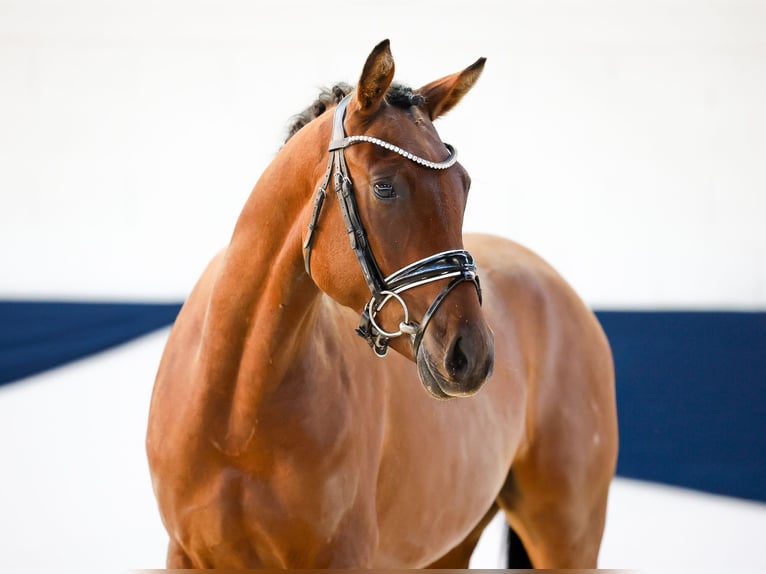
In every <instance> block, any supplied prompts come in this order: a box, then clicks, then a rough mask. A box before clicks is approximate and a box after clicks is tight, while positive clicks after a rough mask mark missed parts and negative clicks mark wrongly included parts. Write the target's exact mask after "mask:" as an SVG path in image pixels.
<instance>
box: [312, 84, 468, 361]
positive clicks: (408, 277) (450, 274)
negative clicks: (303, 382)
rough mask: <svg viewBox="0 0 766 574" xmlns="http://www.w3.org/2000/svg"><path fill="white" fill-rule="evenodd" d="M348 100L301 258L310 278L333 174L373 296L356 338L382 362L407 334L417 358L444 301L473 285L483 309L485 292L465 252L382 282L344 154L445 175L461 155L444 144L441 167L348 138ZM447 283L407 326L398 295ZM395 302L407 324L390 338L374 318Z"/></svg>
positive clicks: (336, 120)
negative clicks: (359, 152)
mask: <svg viewBox="0 0 766 574" xmlns="http://www.w3.org/2000/svg"><path fill="white" fill-rule="evenodd" d="M350 99H351V94H349V95H347V96H345V97H344V98H343V99H342V100H341V101H340V103H339V104H338V106H337V107H336V109H335V114H334V116H333V127H332V136H331V140H330V145H329V146H328V151H329V152H330V157H329V158H328V161H327V169H326V170H325V174H324V178H323V179H322V183H321V184H320V186H319V187H318V188H317V192H316V196H315V198H314V207H313V210H312V214H311V220H310V221H309V224H308V230H307V233H306V239H305V241H304V244H303V250H304V255H303V257H304V265H305V267H306V273H307V274H308V275H309V277H310V276H311V247H312V242H313V238H314V233H315V231H316V228H317V225H318V223H319V217H320V215H321V211H322V206H323V204H324V200H325V197H326V195H327V186H328V185H329V184H330V178H331V177H333V168H334V185H335V192H336V193H337V195H338V203H339V205H340V209H341V214H342V216H343V222H344V225H345V226H346V233H347V234H348V237H349V242H350V244H351V248H352V249H353V250H354V253H355V255H356V258H357V260H358V261H359V265H360V267H361V268H362V274H363V275H364V279H365V281H366V283H367V286H368V287H369V289H370V294H371V299H370V302H369V303H368V304H367V305H366V306H365V308H364V310H363V311H362V315H361V322H360V324H359V327H358V328H357V330H356V332H357V333H358V334H359V335H360V336H361V337H363V338H364V339H365V340H366V341H367V342H368V343H369V345H370V347H372V349H373V351H375V354H376V355H378V356H379V357H384V356H385V355H386V353H387V352H388V345H389V343H390V341H391V339H392V338H394V337H398V336H400V335H403V334H405V333H406V334H408V335H409V336H410V338H411V340H412V344H413V348H414V352H415V356H417V352H418V348H419V347H420V342H421V340H422V338H423V334H424V333H425V329H426V326H427V325H428V323H429V322H430V320H431V317H433V315H434V313H436V311H437V309H438V308H439V306H440V305H441V304H442V302H443V301H444V299H445V298H446V297H447V295H449V293H450V292H451V291H452V290H453V289H454V288H455V287H457V286H458V285H459V284H460V283H463V282H466V281H468V282H471V283H473V284H474V286H475V288H476V291H477V293H478V296H479V303H481V298H482V297H481V286H480V284H479V278H478V275H477V273H476V265H475V263H474V261H473V257H472V256H471V254H470V253H468V252H467V251H465V250H462V249H455V250H451V251H445V252H442V253H437V254H435V255H431V256H430V257H426V258H425V259H421V260H420V261H416V262H415V263H412V264H410V265H407V266H405V267H403V268H402V269H400V270H399V271H396V272H395V273H393V274H391V275H390V276H388V277H385V278H384V277H383V274H382V273H381V271H380V267H379V266H378V263H377V261H376V260H375V256H374V255H373V253H372V248H371V247H370V244H369V242H368V240H367V234H366V233H365V230H364V225H363V224H362V221H361V219H360V218H359V209H358V206H357V203H356V197H355V195H354V187H353V184H352V182H351V179H350V177H349V172H348V166H347V165H346V157H345V154H344V152H343V150H344V149H345V148H347V147H349V146H351V145H354V144H357V143H372V144H375V145H378V146H381V147H384V148H386V149H389V150H391V151H393V152H395V153H398V154H399V155H401V156H403V157H405V158H407V159H409V160H411V161H414V162H416V163H418V164H420V165H422V166H424V167H427V168H430V169H447V168H449V167H451V166H452V165H454V164H455V163H456V161H457V152H456V151H455V149H454V148H453V147H452V146H449V145H447V144H445V145H446V146H447V149H448V150H449V157H448V158H447V159H446V160H444V161H441V162H432V161H430V160H426V159H423V158H421V157H418V156H416V155H414V154H412V153H409V152H407V151H405V150H402V149H401V148H399V147H397V146H395V145H393V144H390V143H388V142H385V141H383V140H380V139H378V138H372V137H369V136H349V137H347V136H346V130H345V128H344V125H343V122H344V120H345V117H346V109H347V107H348V103H349V101H350ZM444 279H451V281H450V282H449V283H448V284H447V286H446V287H445V288H444V289H442V291H441V292H440V293H439V295H437V297H436V299H435V300H434V301H433V302H432V303H431V306H430V307H429V308H428V310H427V311H426V313H425V315H424V316H423V318H422V320H421V322H420V324H417V323H414V322H412V323H411V322H409V313H408V310H407V306H406V304H405V302H404V300H403V299H402V298H401V297H400V295H399V293H402V292H404V291H407V290H408V289H412V288H414V287H418V286H420V285H424V284H426V283H431V282H433V281H439V280H444ZM392 298H393V299H396V300H397V301H398V302H399V303H400V304H401V305H402V307H403V310H404V316H405V319H404V321H402V323H401V324H400V325H399V330H398V331H396V332H394V333H389V332H386V331H384V330H383V329H382V328H380V327H379V326H378V324H377V323H376V322H375V315H376V314H377V313H378V312H379V311H380V310H381V309H382V308H383V306H384V305H385V304H386V303H387V302H389V301H390V300H391V299H392Z"/></svg>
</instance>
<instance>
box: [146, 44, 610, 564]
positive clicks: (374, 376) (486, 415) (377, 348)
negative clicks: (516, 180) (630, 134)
mask: <svg viewBox="0 0 766 574" xmlns="http://www.w3.org/2000/svg"><path fill="white" fill-rule="evenodd" d="M484 64H485V59H484V58H481V59H479V60H478V61H476V62H475V63H474V64H472V65H471V66H469V67H468V68H466V69H464V70H462V71H461V72H458V73H455V74H452V75H448V76H446V77H443V78H441V79H438V80H436V81H433V82H430V83H428V84H426V85H424V86H423V87H421V88H420V89H414V90H413V89H411V88H409V87H406V86H403V85H400V84H398V83H395V82H393V77H394V60H393V56H392V54H391V49H390V44H389V42H388V41H387V40H386V41H383V42H381V43H380V44H378V45H377V46H376V47H375V48H374V49H373V50H372V52H371V53H370V54H369V56H368V58H367V60H366V62H365V64H364V67H363V69H362V73H361V75H360V78H359V81H358V83H357V84H356V86H354V87H351V86H348V85H343V84H339V85H337V86H335V87H334V88H333V89H332V90H328V91H326V92H323V95H322V96H321V97H320V98H319V99H318V100H317V102H316V103H315V104H314V105H313V106H311V107H310V108H309V109H308V110H307V111H306V112H305V113H304V114H302V115H301V117H300V118H299V119H298V120H297V121H296V122H295V124H294V126H293V129H292V130H291V135H290V137H289V138H288V139H287V141H286V142H285V143H284V145H283V146H282V147H281V148H280V150H279V152H278V153H277V154H276V155H275V157H274V158H273V161H272V162H271V163H270V164H269V165H268V167H267V168H266V169H265V171H264V172H263V174H262V175H261V177H260V178H259V179H258V181H257V183H256V185H255V187H254V188H253V191H252V193H251V195H250V196H249V198H248V199H247V201H246V203H245V205H244V208H243V210H242V212H241V214H240V216H239V219H238V220H237V223H236V225H235V228H234V231H233V234H232V236H231V241H230V243H229V245H228V246H227V247H225V248H224V249H223V250H222V251H221V252H219V253H218V254H217V255H216V256H214V258H213V259H212V261H211V262H210V264H209V265H208V267H207V268H206V270H205V271H204V272H203V273H202V275H201V277H200V279H199V281H198V283H197V284H196V286H195V287H194V288H193V290H192V291H191V293H190V295H189V297H188V298H187V300H186V301H185V303H184V305H183V307H182V309H181V311H180V312H179V315H178V317H177V319H176V321H175V324H174V325H173V327H172V330H171V332H170V334H169V337H168V340H167V344H166V347H165V350H164V353H163V356H162V359H161V361H160V365H159V369H158V373H157V377H156V382H155V386H154V389H153V393H152V399H151V407H150V412H149V421H148V430H147V437H146V448H147V455H148V461H149V467H150V473H151V478H152V484H153V489H154V493H155V496H156V499H157V504H158V507H159V511H160V514H161V518H162V521H163V523H164V526H165V528H166V529H167V532H168V534H169V539H170V542H169V547H168V554H167V566H168V567H169V568H185V567H193V568H206V567H221V568H239V567H247V568H421V567H439V568H465V567H467V566H468V561H469V558H470V556H471V553H472V551H473V549H474V547H475V546H476V544H477V541H478V539H479V536H480V534H481V532H482V531H483V529H484V528H485V527H486V526H487V524H488V523H489V522H490V520H491V519H492V518H493V516H495V514H496V513H498V512H503V513H504V515H505V517H506V519H507V522H508V524H509V525H510V528H512V529H513V532H515V533H516V534H517V535H518V538H519V539H520V540H521V541H522V542H523V545H524V548H525V550H526V552H527V555H528V557H529V560H530V562H531V564H532V565H533V566H534V567H537V568H593V567H596V564H597V556H598V552H599V546H600V543H601V537H602V533H603V529H604V523H605V510H606V502H607V496H608V491H609V486H610V482H611V479H612V477H613V474H614V471H615V464H616V457H617V445H618V439H617V424H616V406H615V390H614V368H613V362H612V356H611V351H610V347H609V344H608V341H607V339H606V337H605V335H604V332H603V331H602V329H601V327H600V325H599V323H598V321H597V320H596V318H595V317H594V315H593V313H592V312H591V311H590V310H589V309H588V308H587V307H586V305H585V304H584V303H583V302H582V301H581V299H580V298H579V297H578V296H577V295H576V294H575V292H574V291H573V290H572V288H571V287H570V286H569V285H568V284H567V283H566V282H565V281H564V279H562V277H561V276H560V275H559V274H558V273H557V272H556V271H555V270H554V269H553V268H552V267H551V266H550V265H549V264H547V263H546V262H545V261H544V260H543V259H541V258H540V257H539V256H537V255H535V254H534V253H533V252H532V251H530V250H528V249H526V248H524V247H522V246H521V245H519V244H517V243H515V242H512V241H510V240H507V239H501V238H498V237H493V236H489V235H466V236H465V237H464V236H463V233H462V226H463V214H464V210H465V206H466V200H467V195H468V191H469V187H470V178H469V176H468V173H467V171H466V170H465V169H464V168H463V166H462V165H461V164H460V163H459V162H457V155H456V154H457V152H456V150H455V148H454V147H452V146H450V145H448V144H445V143H443V142H442V140H441V138H440V137H439V135H438V133H437V131H436V129H435V128H434V125H433V122H434V121H435V120H436V119H437V118H438V117H440V116H443V115H444V114H446V113H447V112H449V111H450V110H452V109H453V108H454V107H455V106H456V105H457V104H458V103H459V102H460V101H461V99H462V98H463V96H464V95H465V94H466V93H467V92H468V91H469V90H470V89H471V88H472V86H473V85H474V84H475V82H476V81H477V79H478V78H479V76H480V74H481V72H482V70H483V68H484ZM390 351H392V352H390Z"/></svg>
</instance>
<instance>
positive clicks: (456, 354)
mask: <svg viewBox="0 0 766 574" xmlns="http://www.w3.org/2000/svg"><path fill="white" fill-rule="evenodd" d="M462 340H463V338H462V337H457V338H456V339H455V342H454V343H453V344H452V349H451V351H450V353H449V354H448V355H447V360H446V367H447V372H448V373H449V375H450V376H451V377H453V378H455V377H457V376H458V375H461V374H462V373H464V372H465V371H466V369H467V367H468V357H467V356H466V354H465V353H464V352H463V348H462V346H461V341H462Z"/></svg>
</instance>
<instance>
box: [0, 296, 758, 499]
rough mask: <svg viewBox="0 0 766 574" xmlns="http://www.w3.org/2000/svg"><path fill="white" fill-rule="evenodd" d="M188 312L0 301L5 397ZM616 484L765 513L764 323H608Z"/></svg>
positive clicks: (705, 316) (636, 317)
mask: <svg viewBox="0 0 766 574" xmlns="http://www.w3.org/2000/svg"><path fill="white" fill-rule="evenodd" d="M179 309H180V304H138V303H137V304H129V303H114V304H112V303H62V302H23V301H0V385H2V384H5V383H9V382H11V381H16V380H19V379H22V378H24V377H28V376H30V375H33V374H35V373H38V372H40V371H43V370H45V369H49V368H52V367H55V366H58V365H61V364H63V363H66V362H69V361H73V360H75V359H78V358H80V357H83V356H86V355H89V354H92V353H95V352H97V351H100V350H103V349H107V348H109V347H112V346H114V345H117V344H120V343H123V342H125V341H128V340H130V339H132V338H134V337H137V336H139V335H142V334H144V333H148V332H150V331H152V330H155V329H158V328H160V327H163V326H166V325H169V324H170V323H172V322H173V320H174V319H175V317H176V315H177V313H178V310H179ZM597 315H598V317H599V320H600V321H601V323H602V325H603V326H604V330H605V331H606V333H607V335H608V337H609V340H610V342H611V345H612V350H613V352H614V358H615V367H616V371H617V402H618V413H619V419H620V459H619V464H618V474H620V475H622V476H626V477H632V478H638V479H644V480H650V481H654V482H663V483H667V484H673V485H678V486H684V487H689V488H695V489H699V490H704V491H708V492H713V493H718V494H727V495H731V496H737V497H742V498H749V499H753V500H760V501H765V502H766V313H763V312H753V313H731V312H626V311H600V312H597Z"/></svg>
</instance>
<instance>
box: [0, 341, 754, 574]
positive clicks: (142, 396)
mask: <svg viewBox="0 0 766 574" xmlns="http://www.w3.org/2000/svg"><path fill="white" fill-rule="evenodd" d="M166 337H167V330H161V331H158V332H155V333H153V334H151V335H148V336H145V337H142V338H140V339H137V340H135V341H133V342H131V343H128V344H126V345H122V346H120V347H117V348H115V349H113V350H110V351H107V352H105V353H101V354H99V355H96V356H94V357H92V358H89V359H87V360H84V361H79V362H76V363H72V364H70V365H67V366H64V367H61V368H58V369H55V370H53V371H49V372H47V373H43V374H41V375H38V376H35V377H31V378H29V379H27V380H25V381H21V382H18V383H14V384H11V385H7V386H4V387H0V436H2V449H1V450H0V452H2V474H1V476H2V479H1V480H2V488H0V540H2V541H3V543H2V552H0V571H3V572H26V571H28V570H31V569H38V568H40V569H46V570H53V569H55V570H56V571H62V570H69V569H76V570H77V571H83V570H88V569H90V570H94V571H96V570H97V571H99V572H105V571H110V570H113V571H125V570H128V569H153V568H162V567H163V565H164V555H165V547H166V541H167V535H166V534H165V532H164V530H163V527H162V524H161V523H160V520H159V517H158V515H157V511H156V507H155V502H154V498H153V494H152V490H151V484H150V482H149V478H148V470H147V466H146V461H145V456H144V450H143V437H144V431H145V424H146V413H147V410H148V404H149V397H150V393H151V386H152V380H153V378H154V373H155V370H156V366H157V364H158V361H159V357H160V354H161V352H162V347H163V345H164V341H165V338H166ZM764 533H766V504H759V503H753V502H747V501H743V500H738V499H732V498H726V497H719V496H711V495H706V494H702V493H699V492H693V491H689V490H683V489H678V488H670V487H665V486H659V485H655V484H649V483H643V482H638V481H632V480H626V479H622V478H617V479H615V480H614V484H613V488H612V492H611V497H610V503H609V511H608V516H607V524H606V532H605V535H604V542H603V546H602V552H601V557H600V567H602V568H607V569H632V570H643V571H673V572H677V571H689V572H691V571H694V572H706V571H710V572H720V571H726V572H763V571H766V547H764V544H763V542H764ZM502 535H503V525H502V523H501V522H500V521H496V522H494V523H493V524H492V525H491V526H490V528H489V529H488V530H487V532H486V533H485V536H484V537H483V538H482V540H481V542H480V544H479V547H478V548H477V550H476V553H475V554H474V558H473V560H472V564H471V565H472V567H474V568H499V567H502V566H503V561H502V555H503V550H502Z"/></svg>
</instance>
